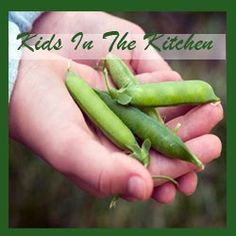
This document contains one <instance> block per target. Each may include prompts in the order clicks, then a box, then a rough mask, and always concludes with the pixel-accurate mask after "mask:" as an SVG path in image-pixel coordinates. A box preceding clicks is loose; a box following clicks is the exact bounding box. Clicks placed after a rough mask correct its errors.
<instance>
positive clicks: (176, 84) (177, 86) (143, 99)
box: [109, 80, 220, 107]
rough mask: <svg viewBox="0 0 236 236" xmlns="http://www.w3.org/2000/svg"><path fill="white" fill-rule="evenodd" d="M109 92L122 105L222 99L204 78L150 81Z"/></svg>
mask: <svg viewBox="0 0 236 236" xmlns="http://www.w3.org/2000/svg"><path fill="white" fill-rule="evenodd" d="M109 92H110V94H111V96H112V97H113V98H115V99H116V101H117V102H118V103H120V104H122V105H127V104H132V105H135V106H147V107H149V106H151V107H158V106H159V107H162V106H174V105H181V104H204V103H209V102H217V101H219V100H220V99H219V98H218V97H217V96H216V95H215V93H214V91H213V89H212V87H211V86H210V85H209V84H208V83H206V82H205V81H202V80H187V81H168V82H160V83H150V84H142V85H135V86H127V87H126V88H123V89H120V90H116V89H114V88H109Z"/></svg>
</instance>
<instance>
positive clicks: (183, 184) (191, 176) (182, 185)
mask: <svg viewBox="0 0 236 236" xmlns="http://www.w3.org/2000/svg"><path fill="white" fill-rule="evenodd" d="M176 181H177V182H178V190H179V191H180V192H182V193H183V194H185V195H186V196H190V195H192V194H193V193H194V192H195V190H196V188H197V174H196V173H195V172H194V171H192V172H189V173H187V174H185V175H183V176H181V177H179V178H178V179H176Z"/></svg>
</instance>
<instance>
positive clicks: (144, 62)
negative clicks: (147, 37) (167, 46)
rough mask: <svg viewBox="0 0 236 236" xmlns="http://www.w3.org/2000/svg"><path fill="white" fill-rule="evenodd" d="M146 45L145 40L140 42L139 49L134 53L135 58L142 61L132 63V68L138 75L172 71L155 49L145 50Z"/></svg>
mask: <svg viewBox="0 0 236 236" xmlns="http://www.w3.org/2000/svg"><path fill="white" fill-rule="evenodd" d="M146 43H147V42H146V41H144V40H139V41H138V45H137V47H136V48H135V50H134V51H133V58H140V60H137V59H136V60H132V61H131V66H132V67H133V68H134V70H135V71H136V74H140V73H149V72H154V71H163V70H171V68H170V66H169V65H168V63H167V62H166V61H164V59H163V58H162V57H161V56H160V55H159V54H158V53H157V51H156V50H155V49H154V48H153V47H149V49H148V50H147V51H146V50H143V49H144V48H145V47H146V46H147V45H146Z"/></svg>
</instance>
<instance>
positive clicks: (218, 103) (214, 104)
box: [211, 101, 221, 107]
mask: <svg viewBox="0 0 236 236" xmlns="http://www.w3.org/2000/svg"><path fill="white" fill-rule="evenodd" d="M220 104H221V101H217V102H211V105H212V106H214V107H217V106H218V105H220Z"/></svg>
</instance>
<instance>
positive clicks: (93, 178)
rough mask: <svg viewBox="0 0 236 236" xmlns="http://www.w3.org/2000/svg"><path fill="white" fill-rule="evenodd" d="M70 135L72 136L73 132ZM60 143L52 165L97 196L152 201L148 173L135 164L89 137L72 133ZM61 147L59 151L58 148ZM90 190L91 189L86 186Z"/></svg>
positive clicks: (132, 160) (135, 162)
mask: <svg viewBox="0 0 236 236" xmlns="http://www.w3.org/2000/svg"><path fill="white" fill-rule="evenodd" d="M70 133H71V132H70ZM66 137H67V138H64V139H63V138H62V140H60V145H56V146H57V147H58V149H59V150H58V151H57V152H56V153H57V155H55V151H56V150H54V152H53V153H54V157H55V158H53V159H52V158H51V159H50V162H51V164H52V165H53V166H54V167H56V168H57V169H58V170H59V171H60V172H62V173H65V175H67V176H69V177H70V178H72V179H73V181H75V182H76V183H77V185H78V186H82V187H85V188H87V189H88V190H89V191H90V192H91V193H93V194H95V195H97V196H110V195H114V194H126V195H127V196H130V197H133V198H135V199H138V200H144V199H147V198H149V197H150V195H151V192H152V188H153V182H152V179H151V176H150V174H149V172H148V171H147V170H146V169H145V168H144V167H143V166H142V165H141V164H140V163H139V162H138V161H136V160H134V159H132V158H130V157H128V156H127V155H125V154H123V153H119V152H115V153H114V152H109V151H108V150H107V149H106V148H105V147H104V146H103V145H101V144H100V143H98V142H97V141H96V140H93V139H90V138H89V136H86V134H81V132H80V133H76V132H72V134H71V135H70V137H68V135H66ZM59 147H60V148H59ZM85 183H86V185H87V186H89V188H88V187H87V186H86V185H85Z"/></svg>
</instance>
